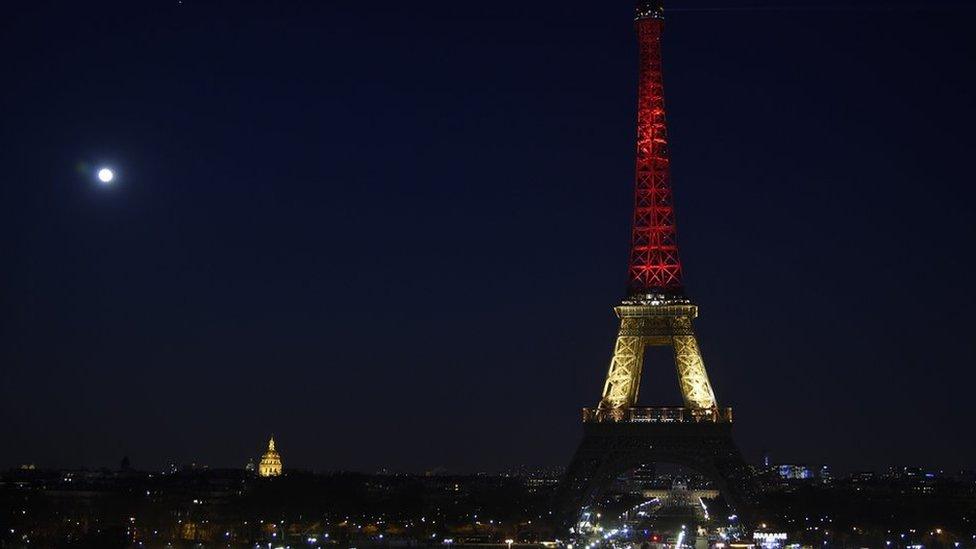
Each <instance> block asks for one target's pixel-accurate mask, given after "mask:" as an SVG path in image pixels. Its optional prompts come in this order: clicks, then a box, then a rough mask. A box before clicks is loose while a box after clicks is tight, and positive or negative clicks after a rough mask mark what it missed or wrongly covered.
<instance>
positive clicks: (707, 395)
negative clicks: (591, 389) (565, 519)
mask: <svg viewBox="0 0 976 549" xmlns="http://www.w3.org/2000/svg"><path fill="white" fill-rule="evenodd" d="M635 26H636V28H637V44H638V47H639V56H638V60H639V65H638V67H639V69H638V71H639V72H638V73H639V78H638V89H637V161H636V179H635V185H634V187H635V190H634V222H633V230H632V235H631V246H630V261H629V268H628V297H627V300H626V301H625V302H624V306H621V307H617V308H616V312H617V316H618V317H620V332H619V333H618V335H617V341H616V344H615V345H614V352H613V358H612V359H611V361H610V371H609V372H608V373H607V380H606V383H604V386H603V398H602V399H601V401H600V408H604V409H611V410H625V409H627V408H630V407H631V406H634V405H635V404H636V402H637V396H638V391H639V389H640V378H641V370H642V369H643V362H644V349H645V348H646V347H647V346H648V345H669V346H671V347H672V348H673V349H674V360H675V364H676V365H677V368H678V378H679V380H680V385H681V396H682V398H683V400H684V403H685V406H687V407H689V408H692V409H705V408H714V407H716V406H717V405H718V404H717V402H716V400H715V393H714V391H713V390H712V386H711V383H710V382H709V380H708V374H707V373H706V372H705V362H704V360H702V357H701V350H700V349H699V347H698V340H697V339H696V338H695V333H694V331H693V329H692V326H691V321H692V319H694V318H695V317H696V316H697V314H698V308H697V307H695V306H694V305H692V304H691V303H690V301H688V300H687V299H685V298H684V297H683V296H684V288H683V286H682V283H681V260H680V259H679V257H678V240H677V230H676V228H675V216H674V201H673V199H672V193H671V166H670V158H669V155H668V130H667V123H666V116H665V109H664V75H663V70H662V61H661V35H662V32H663V30H664V13H663V7H662V5H661V1H660V0H657V1H654V0H650V1H642V2H638V5H637V20H636V23H635Z"/></svg>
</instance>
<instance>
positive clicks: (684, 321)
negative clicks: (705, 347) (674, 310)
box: [671, 318, 717, 410]
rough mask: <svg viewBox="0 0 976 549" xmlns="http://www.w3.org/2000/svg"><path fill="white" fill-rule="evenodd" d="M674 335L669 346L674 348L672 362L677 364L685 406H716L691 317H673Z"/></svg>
mask: <svg viewBox="0 0 976 549" xmlns="http://www.w3.org/2000/svg"><path fill="white" fill-rule="evenodd" d="M674 324H675V329H674V334H675V335H674V336H672V338H671V341H672V343H671V346H672V347H673V348H674V362H675V364H676V365H677V366H678V379H679V381H680V383H681V398H683V399H684V402H685V406H686V407H688V408H692V409H699V410H700V409H708V408H714V407H715V406H717V404H716V402H715V393H714V392H713V391H712V384H711V383H709V381H708V373H706V372H705V361H703V360H702V356H701V351H700V350H699V349H698V340H697V339H695V335H694V332H693V331H692V328H691V319H689V318H676V319H674Z"/></svg>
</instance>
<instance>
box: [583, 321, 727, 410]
mask: <svg viewBox="0 0 976 549" xmlns="http://www.w3.org/2000/svg"><path fill="white" fill-rule="evenodd" d="M614 310H615V311H616V313H617V316H618V317H620V331H619V332H618V334H617V341H616V344H615V345H614V349H613V358H612V359H611V360H610V371H609V372H607V381H606V383H604V385H603V398H602V399H601V400H600V408H601V409H604V410H622V409H627V408H632V407H633V406H635V405H636V404H637V395H638V392H639V390H640V378H641V371H642V369H643V366H644V349H645V348H646V347H648V346H649V345H667V346H671V347H672V348H673V349H674V361H675V365H676V366H677V370H678V380H679V382H680V386H681V397H682V399H683V400H684V403H685V407H687V408H691V409H699V410H701V409H707V408H715V407H716V406H717V405H718V403H717V402H716V400H715V393H714V392H713V391H712V385H711V383H709V381H708V373H707V372H706V371H705V362H704V361H703V360H702V357H701V350H700V349H699V348H698V340H697V339H695V333H694V331H693V328H692V326H691V321H692V319H693V318H695V317H696V316H698V307H696V306H695V305H691V304H686V303H680V304H664V305H621V306H619V307H616V308H615V309H614Z"/></svg>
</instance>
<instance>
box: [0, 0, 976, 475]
mask: <svg viewBox="0 0 976 549" xmlns="http://www.w3.org/2000/svg"><path fill="white" fill-rule="evenodd" d="M15 4H16V5H14V4H13V3H12V4H11V5H7V6H5V7H4V13H3V16H2V17H0V52H2V53H0V56H2V57H0V58H2V64H0V82H2V84H0V144H2V147H0V160H2V162H0V251H2V255H0V257H2V258H3V261H2V269H0V289H2V293H0V307H2V308H0V417H2V421H0V441H2V443H0V446H2V448H3V449H2V451H0V466H2V467H8V466H15V465H17V464H20V463H27V462H32V463H36V464H37V465H38V466H51V467H54V466H88V467H100V466H108V467H116V466H117V465H118V463H119V461H120V460H121V458H122V457H123V456H126V455H127V456H129V457H130V459H131V461H132V464H133V466H134V467H136V468H158V467H163V466H164V465H165V464H166V463H168V462H170V461H175V462H177V463H187V462H191V461H195V462H197V463H206V464H209V465H211V466H226V467H239V466H242V465H243V464H244V463H245V462H246V461H247V460H248V459H249V458H253V457H256V456H258V455H259V454H260V452H261V450H262V447H263V446H264V444H265V443H266V440H267V436H268V435H269V434H271V433H273V434H274V435H275V436H276V438H277V439H278V441H279V448H280V449H281V451H282V454H283V458H284V460H285V464H286V467H301V468H309V469H315V470H333V469H352V470H360V471H374V470H376V469H378V468H381V467H387V468H389V469H392V470H401V471H423V470H428V469H433V468H435V467H444V468H446V469H448V470H451V471H459V472H464V471H478V470H489V471H494V470H502V469H505V468H508V467H512V466H517V465H522V464H525V465H530V466H548V465H565V464H566V463H568V461H569V459H570V457H571V454H572V452H573V450H574V449H575V446H576V444H577V443H578V441H579V439H580V436H581V434H582V430H581V426H580V423H579V408H581V407H583V406H591V405H594V404H595V403H596V402H597V400H598V399H599V396H600V390H601V388H602V382H603V376H604V375H605V373H606V369H607V366H608V364H609V358H610V352H611V345H612V339H613V336H614V334H615V333H616V329H617V320H616V317H615V316H614V315H613V312H612V310H611V307H612V306H613V305H615V304H617V303H618V302H619V300H620V299H621V298H622V297H623V294H624V290H625V283H626V260H627V248H628V245H629V236H630V235H629V225H630V216H631V206H632V200H633V199H632V188H633V166H634V145H633V140H634V115H635V95H636V55H637V52H636V41H635V37H634V34H633V27H632V3H631V2H630V1H629V0H621V1H619V2H613V3H610V2H593V1H583V0H559V1H541V0H540V1H531V2H525V1H521V2H518V1H498V2H389V3H388V2H382V1H380V2H313V1H311V0H306V1H301V2H271V1H267V2H225V3H221V2H197V1H195V0H184V1H183V2H182V3H180V2H178V1H177V0H172V1H165V2H163V1H145V2H129V1H127V2H99V1H90V2H67V1H62V2H43V1H31V2H18V3H15ZM886 4H887V3H884V2H882V3H880V4H879V3H878V2H873V3H870V4H867V3H864V4H858V3H851V2H839V1H831V2H826V0H825V2H824V3H821V2H820V0H809V1H808V2H805V3H803V4H797V5H798V6H802V9H800V8H791V7H790V6H791V5H792V4H789V3H786V4H784V3H782V2H778V3H775V5H777V6H781V7H780V8H777V9H712V8H728V7H731V8H743V7H746V6H756V5H759V6H762V5H763V3H762V2H759V3H758V4H757V3H755V2H745V0H743V1H742V2H731V1H730V2H728V3H722V2H718V1H717V0H713V1H712V2H710V3H705V2H704V0H702V2H698V0H686V1H680V0H674V1H673V2H670V3H669V4H668V7H669V8H674V10H673V11H672V12H670V14H669V17H668V23H667V29H666V34H665V49H664V55H665V79H666V94H667V101H668V109H669V124H670V135H671V150H672V161H673V162H672V163H673V172H672V175H673V185H674V195H675V200H676V205H677V218H678V230H679V241H680V245H681V248H682V260H683V264H684V269H685V285H686V288H687V291H688V294H689V295H690V296H691V297H692V298H693V299H694V300H695V301H696V302H697V303H698V304H699V305H700V306H701V316H700V318H699V320H698V322H697V324H696V326H697V330H698V336H699V341H700V343H701V346H702V350H703V353H704V358H705V361H706V364H707V367H708V371H709V374H710V376H711V379H712V383H713V385H714V387H715V390H716V393H717V396H718V399H719V401H720V403H721V404H722V405H730V406H734V407H735V410H736V427H735V432H736V437H737V440H738V443H739V445H740V446H741V447H742V449H743V452H744V453H745V455H746V457H747V458H748V459H750V460H758V459H759V456H760V455H761V453H762V452H763V451H769V452H771V454H772V457H773V459H774V460H775V461H786V462H806V463H813V464H816V463H828V464H830V465H832V466H834V467H835V468H837V469H839V470H853V469H862V468H882V467H885V466H887V465H889V464H919V465H925V466H933V467H946V468H955V467H964V466H969V467H972V466H974V464H976V442H974V437H973V436H972V432H973V429H972V421H973V417H974V412H973V406H972V403H973V400H972V394H973V390H974V386H976V368H974V366H976V343H974V341H976V337H974V335H973V333H974V328H976V326H974V324H976V323H974V321H973V316H972V311H973V309H974V306H976V303H974V294H976V292H974V288H973V257H972V254H973V250H974V248H976V246H974V244H976V234H974V223H973V199H974V195H976V192H974V190H973V166H972V163H973V159H974V154H976V152H974V151H976V131H974V124H976V116H974V114H976V93H974V85H976V70H974V67H976V38H974V34H973V30H972V25H973V19H974V16H976V10H974V9H972V7H967V6H965V5H961V4H958V3H957V4H955V5H954V4H952V3H938V2H915V3H914V4H911V5H904V4H899V5H898V6H899V7H896V6H892V5H886ZM766 5H774V4H773V3H766ZM816 6H821V7H822V8H823V9H808V8H811V7H816ZM700 8H706V9H700ZM101 166H110V167H112V168H113V169H115V170H116V180H115V181H114V182H113V184H112V185H110V186H100V185H99V184H98V182H97V179H96V178H95V171H96V170H97V168H99V167H101ZM641 398H642V404H645V405H650V404H657V405H662V404H677V403H679V402H680V394H679V392H678V386H677V378H676V376H675V373H674V366H673V364H672V362H671V358H670V351H669V350H666V349H655V350H653V351H652V352H650V353H649V363H648V364H647V365H646V367H645V375H644V379H643V389H642V395H641Z"/></svg>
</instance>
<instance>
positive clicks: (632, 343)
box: [600, 333, 644, 410]
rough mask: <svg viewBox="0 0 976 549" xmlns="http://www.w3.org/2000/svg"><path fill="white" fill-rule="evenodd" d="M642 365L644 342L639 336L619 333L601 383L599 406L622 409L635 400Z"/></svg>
mask: <svg viewBox="0 0 976 549" xmlns="http://www.w3.org/2000/svg"><path fill="white" fill-rule="evenodd" d="M643 367H644V342H643V339H642V338H641V337H639V336H630V335H624V334H622V333H621V334H619V335H618V336H617V343H616V344H615V345H614V348H613V358H612V359H611V360H610V371H609V372H607V381H606V383H604V384H603V398H602V399H601V400H600V408H602V409H608V410H624V409H627V408H630V407H631V406H633V405H634V404H635V403H636V402H637V391H638V389H639V388H640V377H641V369H642V368H643Z"/></svg>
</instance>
